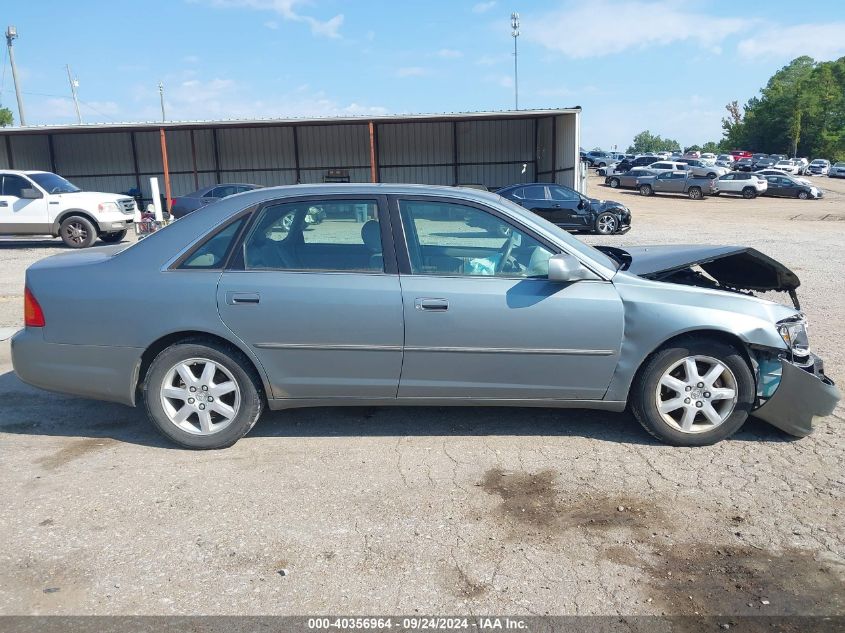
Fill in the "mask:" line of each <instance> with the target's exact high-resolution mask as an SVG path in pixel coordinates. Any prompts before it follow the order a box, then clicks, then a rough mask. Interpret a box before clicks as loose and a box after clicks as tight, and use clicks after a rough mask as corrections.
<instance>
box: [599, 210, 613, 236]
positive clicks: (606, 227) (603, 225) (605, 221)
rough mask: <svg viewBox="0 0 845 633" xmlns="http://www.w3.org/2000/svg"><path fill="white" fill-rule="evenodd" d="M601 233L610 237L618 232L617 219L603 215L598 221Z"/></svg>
mask: <svg viewBox="0 0 845 633" xmlns="http://www.w3.org/2000/svg"><path fill="white" fill-rule="evenodd" d="M598 229H599V233H601V234H602V235H610V234H611V233H615V232H616V218H614V217H613V216H612V215H603V216H601V217H600V218H599V221H598Z"/></svg>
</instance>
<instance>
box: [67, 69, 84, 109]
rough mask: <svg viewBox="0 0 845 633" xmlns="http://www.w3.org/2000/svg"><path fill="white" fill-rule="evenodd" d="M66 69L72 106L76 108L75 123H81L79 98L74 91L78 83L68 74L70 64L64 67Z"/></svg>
mask: <svg viewBox="0 0 845 633" xmlns="http://www.w3.org/2000/svg"><path fill="white" fill-rule="evenodd" d="M65 68H67V80H68V82H69V83H70V94H71V95H73V105H74V106H75V107H76V122H77V123H82V115H81V114H79V97H77V96H76V89H77V88H79V81H77V80H76V79H74V78H73V75H72V74H71V73H70V64H67V65H65Z"/></svg>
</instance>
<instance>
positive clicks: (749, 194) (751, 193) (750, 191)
mask: <svg viewBox="0 0 845 633" xmlns="http://www.w3.org/2000/svg"><path fill="white" fill-rule="evenodd" d="M742 197H743V198H745V199H746V200H751V199H752V198H756V197H757V190H756V189H755V188H754V187H746V188H745V189H743V190H742Z"/></svg>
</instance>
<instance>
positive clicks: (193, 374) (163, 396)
mask: <svg viewBox="0 0 845 633" xmlns="http://www.w3.org/2000/svg"><path fill="white" fill-rule="evenodd" d="M143 392H144V402H145V404H146V408H147V414H148V415H149V417H150V420H152V422H153V424H154V425H155V426H156V428H157V429H158V430H159V431H160V432H161V433H162V434H163V435H164V436H165V437H167V438H169V439H170V440H172V441H174V442H176V443H177V444H179V445H181V446H184V447H186V448H196V449H214V448H226V447H227V446H231V445H232V444H234V443H235V442H237V441H238V440H239V439H240V438H242V437H243V436H244V435H246V434H247V433H248V432H249V430H250V429H251V428H252V427H253V425H254V424H255V423H256V422H257V421H258V418H259V417H260V416H261V412H262V410H263V408H264V397H263V394H262V390H261V382H260V380H259V379H258V377H257V376H256V375H255V372H254V369H253V368H252V365H251V364H250V362H249V360H248V359H247V358H246V357H244V355H243V354H242V353H241V352H240V351H239V350H236V349H234V348H228V347H224V346H222V345H218V344H216V343H213V342H210V341H208V342H206V341H186V342H183V343H177V344H174V345H171V346H170V347H168V348H166V349H165V350H164V351H162V352H161V353H159V355H158V356H156V358H155V360H153V362H152V364H151V365H150V368H149V371H148V372H147V376H146V379H145V380H144V387H143Z"/></svg>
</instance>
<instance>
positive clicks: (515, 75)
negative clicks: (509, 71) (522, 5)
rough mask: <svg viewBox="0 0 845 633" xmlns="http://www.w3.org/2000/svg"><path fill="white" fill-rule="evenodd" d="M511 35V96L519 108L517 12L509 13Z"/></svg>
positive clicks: (517, 108)
mask: <svg viewBox="0 0 845 633" xmlns="http://www.w3.org/2000/svg"><path fill="white" fill-rule="evenodd" d="M511 35H512V36H513V98H514V105H515V106H516V107H515V109H516V110H519V63H518V59H519V57H518V51H517V48H516V40H517V38H518V37H519V13H511Z"/></svg>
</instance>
